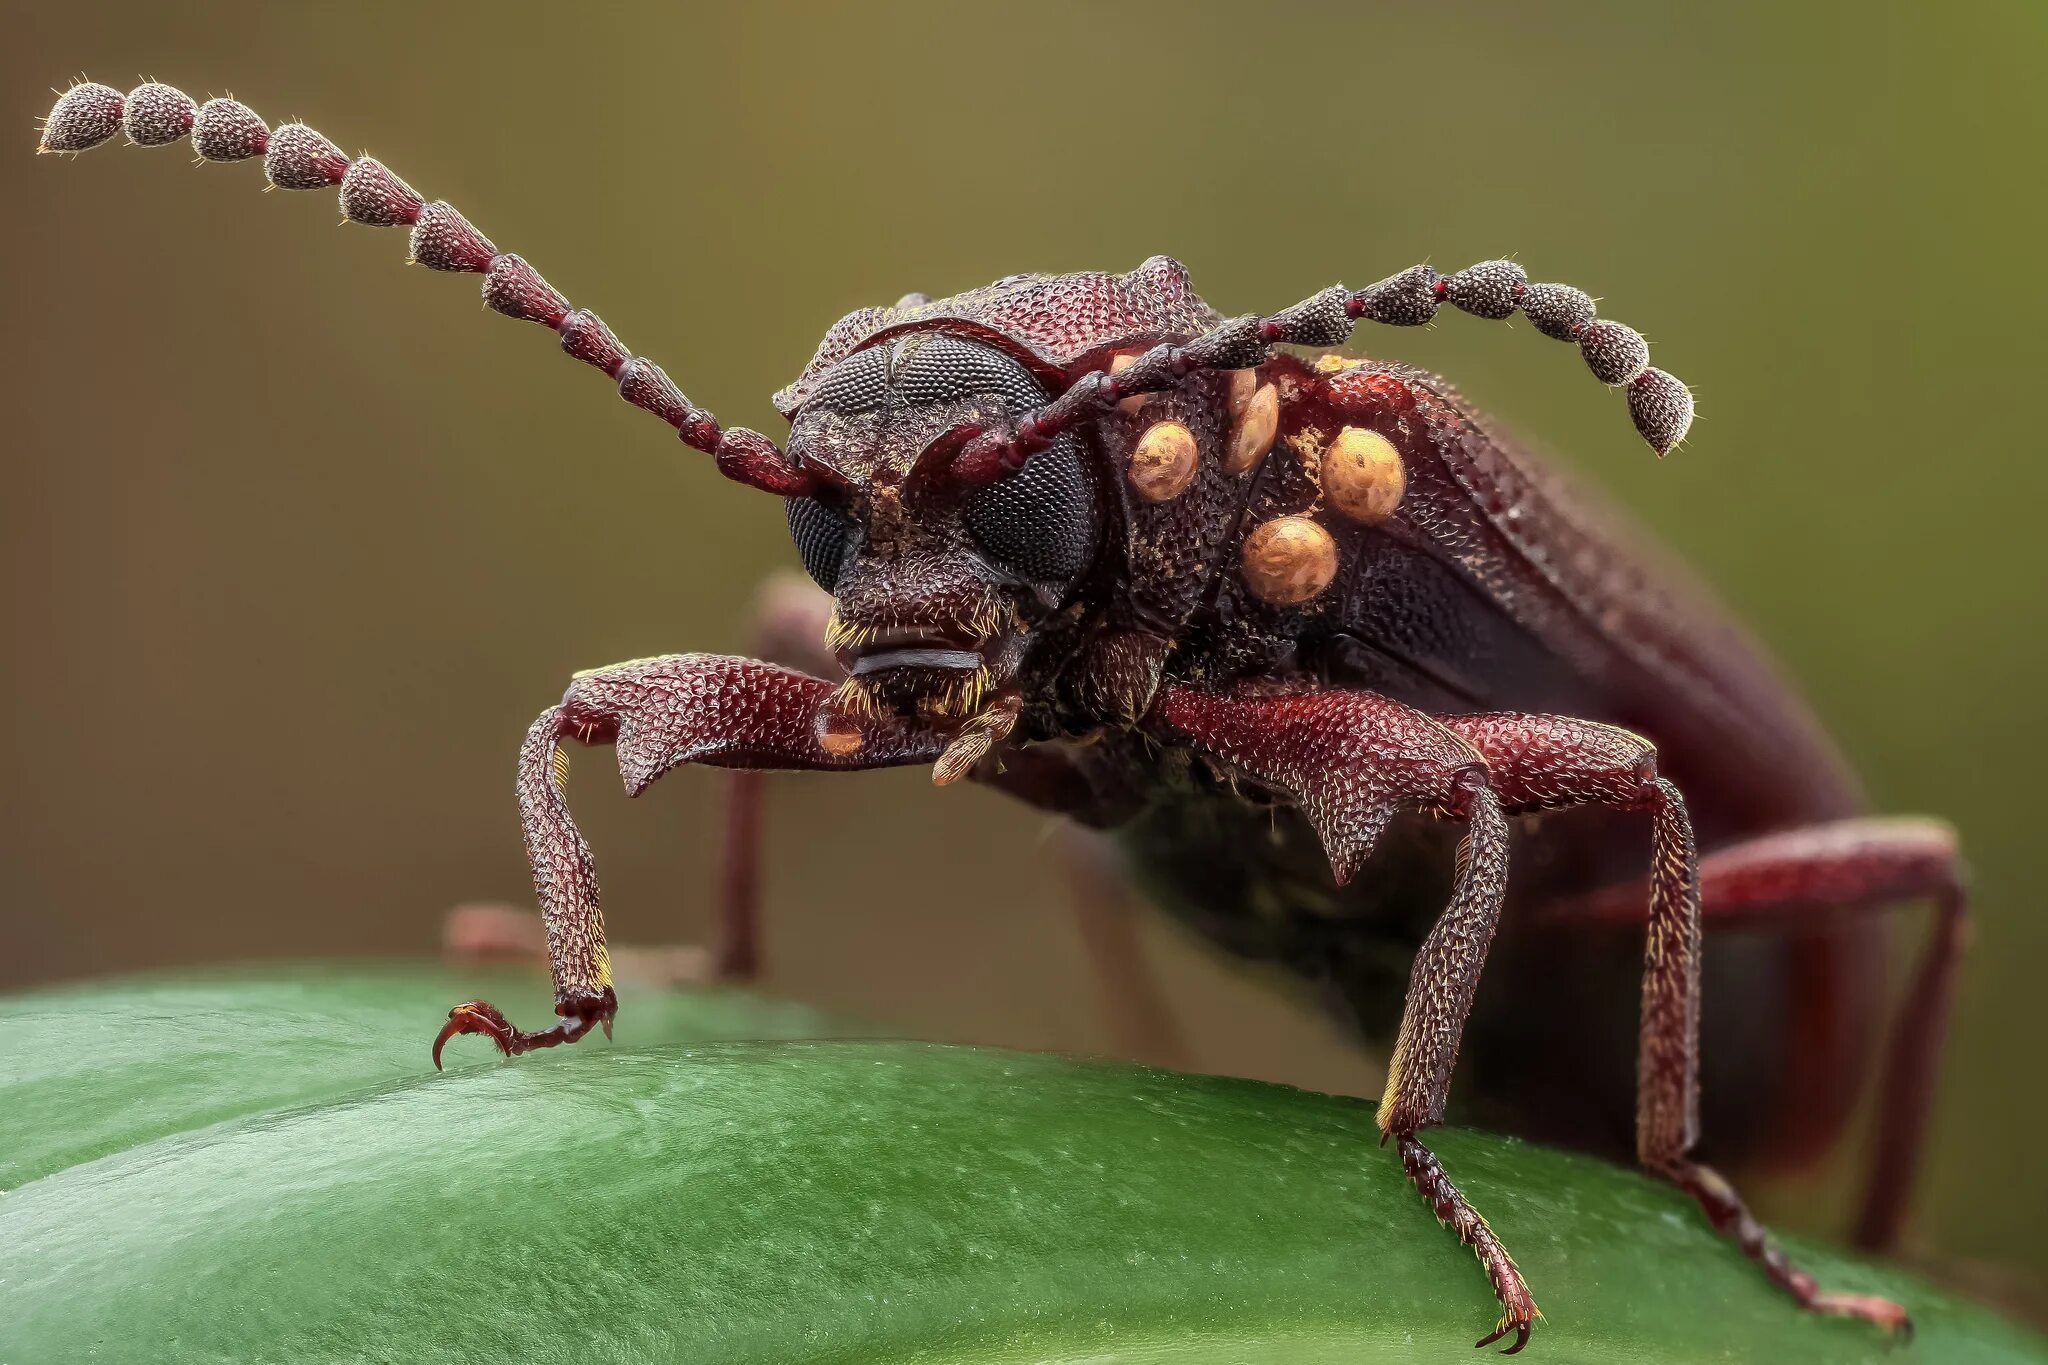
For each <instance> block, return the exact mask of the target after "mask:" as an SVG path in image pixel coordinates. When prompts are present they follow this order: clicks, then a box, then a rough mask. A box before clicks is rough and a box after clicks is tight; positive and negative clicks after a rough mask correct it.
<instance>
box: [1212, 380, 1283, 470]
mask: <svg viewBox="0 0 2048 1365" xmlns="http://www.w3.org/2000/svg"><path fill="white" fill-rule="evenodd" d="M1279 433H1280V392H1279V390H1277V389H1275V388H1274V387H1273V386H1272V385H1271V384H1261V385H1260V386H1259V387H1258V389H1257V390H1256V391H1255V392H1254V393H1253V394H1252V396H1251V399H1250V400H1249V401H1248V402H1246V404H1245V405H1244V412H1243V414H1242V415H1240V416H1239V417H1238V419H1237V422H1236V424H1235V425H1233V426H1232V427H1231V429H1230V437H1229V441H1228V443H1227V444H1226V446H1225V448H1224V455H1223V468H1224V470H1225V471H1226V472H1228V473H1231V474H1242V473H1244V472H1245V471H1246V470H1247V469H1250V468H1252V467H1253V466H1254V465H1256V464H1257V463H1258V462H1259V461H1260V460H1261V459H1263V458H1265V454H1266V452H1267V451H1269V450H1271V449H1272V448H1273V438H1274V437H1275V436H1277V435H1279Z"/></svg>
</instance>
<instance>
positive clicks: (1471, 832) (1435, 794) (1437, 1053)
mask: <svg viewBox="0 0 2048 1365" xmlns="http://www.w3.org/2000/svg"><path fill="white" fill-rule="evenodd" d="M1150 719H1151V721H1152V723H1153V725H1154V726H1155V727H1157V728H1160V729H1163V730H1164V731H1165V732H1166V735H1165V736H1164V737H1167V738H1170V739H1173V740H1176V741H1179V742H1186V741H1188V740H1192V741H1194V743H1195V744H1196V745H1198V746H1199V747H1200V748H1201V749H1202V750H1203V751H1205V752H1206V753H1208V754H1209V755H1211V756H1212V757H1213V758H1215V759H1217V760H1219V761H1220V762H1222V763H1223V764H1224V765H1226V766H1227V767H1228V768H1229V769H1231V770H1232V771H1233V773H1234V774H1236V775H1240V776H1243V777H1248V778H1250V779H1252V780H1254V781H1257V782H1260V783H1264V784H1266V785H1269V786H1272V787H1275V788H1278V789H1279V790H1281V791H1283V792H1285V793H1287V794H1288V795H1290V796H1292V797H1293V798H1294V800H1295V801H1296V802H1297V803H1298V804H1299V805H1300V807H1301V810H1302V813H1303V814H1305V815H1306V816H1307V817H1308V818H1309V821H1310V822H1311V823H1312V824H1313V825H1314V826H1315V828H1316V832H1317V834H1318V835H1319V836H1320V837H1321V839H1322V842H1323V847H1324V849H1325V850H1326V851H1327V852H1328V853H1329V855H1330V867H1331V870H1332V872H1333V873H1334V874H1335V875H1336V878H1337V881H1338V882H1339V883H1340V884H1341V883H1343V882H1347V881H1349V880H1350V879H1351V877H1352V875H1353V874H1354V873H1355V872H1357V870H1358V868H1359V866H1360V865H1361V864H1362V863H1363V862H1364V861H1365V859H1366V857H1367V856H1368V855H1369V854H1370V853H1371V852H1372V849H1373V845H1374V844H1375V843H1376V842H1377V841H1378V839H1379V836H1380V834H1381V833H1382V832H1383V831H1384V830H1385V829H1386V827H1387V825H1388V823H1389V822H1390V821H1391V820H1392V819H1393V817H1394V816H1395V815H1396V814H1398V813H1400V812H1402V811H1404V810H1406V811H1420V812H1425V813H1428V814H1431V815H1435V816H1437V817H1439V818H1443V819H1452V820H1460V821H1463V822H1464V823H1465V824H1466V826H1467V833H1466V836H1465V839H1464V841H1463V842H1462V843H1461V844H1460V845H1459V848H1458V867H1457V877H1456V882H1455V885H1454V887H1453V890H1452V894H1451V904H1450V906H1449V908H1448V909H1446V910H1445V911H1444V913H1443V915H1442V917H1440V918H1439V919H1438V920H1437V923H1436V926H1435V927H1434V928H1433V929H1432V930H1431V931H1430V933H1429V936H1428V937H1427V938H1426V939H1424V940H1423V944H1422V948H1421V950H1420V951H1419V952H1417V954H1416V957H1415V966H1414V968H1413V970H1412V973H1411V976H1410V981H1409V987H1408V1002H1407V1008H1406V1010H1405V1011H1404V1012H1403V1014H1402V1018H1401V1029H1400V1033H1399V1036H1398V1037H1397V1039H1396V1041H1395V1046H1394V1053H1393V1057H1392V1060H1391V1061H1390V1062H1389V1063H1388V1067H1387V1089H1386V1094H1385V1096H1384V1097H1383V1098H1382V1099H1381V1101H1380V1110H1379V1124H1380V1130H1381V1132H1382V1133H1383V1134H1384V1135H1385V1136H1386V1137H1388V1138H1391V1139H1393V1140H1394V1142H1395V1145H1396V1149H1397V1150H1398V1151H1399V1153H1400V1156H1401V1164H1402V1166H1403V1168H1404V1169H1406V1171H1407V1173H1408V1178H1409V1179H1410V1180H1411V1181H1413V1182H1414V1184H1415V1187H1416V1188H1417V1189H1418V1190H1419V1191H1420V1192H1421V1193H1422V1196H1423V1198H1424V1199H1426V1200H1428V1201H1429V1204H1430V1207H1431V1208H1432V1209H1434V1210H1435V1212H1436V1216H1437V1218H1438V1220H1439V1221H1440V1222H1444V1223H1448V1224H1449V1225H1450V1226H1451V1227H1452V1228H1453V1229H1454V1230H1455V1231H1456V1232H1457V1234H1458V1238H1459V1240H1460V1241H1462V1242H1464V1243H1465V1244H1466V1245H1467V1246H1469V1247H1471V1248H1472V1249H1473V1251H1474V1252H1475V1253H1476V1254H1477V1255H1478V1257H1479V1260H1480V1263H1481V1264H1482V1265H1483V1266H1485V1267H1486V1273H1487V1277H1488V1279H1489V1280H1490V1281H1491V1282H1492V1284H1493V1291H1494V1294H1495V1296H1496V1297H1497V1298H1499V1300H1500V1302H1501V1309H1502V1312H1501V1319H1500V1322H1499V1323H1498V1324H1497V1325H1496V1326H1495V1328H1494V1330H1493V1331H1492V1332H1491V1333H1489V1334H1488V1335H1487V1336H1485V1337H1483V1338H1481V1339H1480V1341H1479V1343H1478V1344H1479V1345H1481V1346H1486V1345H1490V1344H1492V1343H1493V1342H1495V1341H1498V1340H1500V1339H1501V1338H1502V1337H1505V1336H1507V1335H1508V1334H1509V1333H1513V1334H1514V1341H1513V1342H1512V1343H1511V1344H1510V1345H1509V1346H1508V1347H1507V1348H1506V1351H1507V1353H1508V1354H1513V1353H1514V1352H1516V1351H1519V1350H1521V1349H1522V1347H1523V1346H1525V1345H1526V1344H1528V1340H1529V1331H1530V1328H1531V1326H1532V1325H1533V1324H1534V1322H1535V1321H1536V1319H1537V1318H1539V1317H1540V1316H1541V1314H1540V1313H1539V1312H1538V1311H1537V1308H1536V1301H1535V1299H1534V1298H1533V1297H1532V1296H1531V1295H1530V1293H1529V1286H1528V1282H1527V1281H1525V1280H1524V1279H1523V1278H1522V1272H1521V1271H1520V1270H1519V1269H1517V1268H1516V1266H1515V1262H1514V1258H1513V1257H1512V1256H1510V1255H1509V1254H1508V1252H1507V1248H1506V1247H1504V1246H1503V1245H1502V1244H1501V1241H1500V1238H1499V1237H1498V1236H1497V1235H1496V1234H1495V1233H1494V1231H1493V1229H1492V1228H1491V1227H1490V1226H1489V1225H1488V1224H1487V1222H1486V1219H1485V1218H1483V1217H1482V1216H1481V1215H1480V1214H1479V1212H1478V1210H1476V1209H1474V1208H1473V1207H1472V1205H1471V1204H1470V1203H1469V1202H1467V1200H1466V1199H1465V1196H1464V1195H1463V1194H1462V1193H1461V1192H1460V1191H1459V1190H1458V1188H1457V1186H1456V1185H1454V1184H1452V1183H1451V1181H1450V1179H1449V1178H1448V1177H1447V1176H1446V1175H1445V1174H1444V1170H1443V1166H1442V1164H1441V1163H1440V1162H1439V1161H1438V1160H1437V1158H1436V1155H1435V1153H1433V1152H1431V1151H1430V1150H1429V1148H1428V1147H1426V1146H1424V1145H1423V1143H1422V1141H1421V1140H1420V1139H1419V1138H1418V1137H1417V1136H1416V1133H1417V1132H1418V1130H1420V1129H1422V1128H1425V1127H1428V1126H1429V1125H1431V1124H1436V1123H1441V1122H1442V1121H1443V1116H1444V1107H1445V1104H1446V1103H1447V1101H1448V1099H1449V1095H1450V1084H1451V1070H1452V1067H1453V1065H1454V1064H1455V1063H1456V1061H1457V1057H1458V1041H1459V1038H1460V1037H1461V1036H1462V1034H1463V1032H1464V1027H1465V1017H1466V1015H1467V1014H1468V1013H1470V1011H1471V1007H1472V996H1473V993H1474V992H1475V991H1476V990H1477V988H1478V985H1479V974H1480V969H1481V968H1482V967H1483V966H1484V965H1485V962H1486V951H1487V948H1488V947H1489V946H1490V945H1491V943H1492V941H1493V933H1494V929H1495V927H1496V926H1497V925H1498V924H1499V922H1500V908H1501V900H1502V896H1503V894H1504V893H1505V891H1506V887H1507V840H1508V829H1507V821H1506V819H1505V817H1504V816H1503V814H1502V809H1501V802H1500V798H1499V797H1498V796H1497V795H1496V793H1495V792H1494V790H1493V788H1492V786H1491V785H1490V780H1489V777H1488V773H1487V769H1486V766H1485V764H1484V763H1483V762H1481V761H1480V757H1479V755H1478V754H1477V753H1475V752H1474V750H1473V748H1472V747H1471V746H1470V745H1469V744H1467V743H1466V742H1464V741H1463V740H1462V739H1460V738H1459V737H1458V736H1457V735H1455V734H1453V733H1452V732H1450V731H1449V730H1447V729H1446V728H1444V727H1443V726H1442V725H1439V724H1437V723H1436V722H1435V721H1434V720H1432V719H1431V718H1430V717H1428V716H1426V715H1424V714H1423V713H1422V712H1420V711H1416V710H1414V709H1413V708H1411V707H1407V706H1403V705H1401V704H1400V703H1398V702H1393V701H1389V700H1388V699H1386V698H1384V697H1380V696H1376V695H1374V694H1373V693H1370V692H1294V693H1283V694H1273V693H1260V692H1256V691H1242V692H1236V693H1209V692H1200V691H1196V690H1194V689H1191V688H1183V687H1168V688H1164V689H1162V690H1161V692H1160V694H1159V697H1158V700H1157V702H1156V703H1155V704H1154V706H1153V709H1152V711H1151V713H1150Z"/></svg>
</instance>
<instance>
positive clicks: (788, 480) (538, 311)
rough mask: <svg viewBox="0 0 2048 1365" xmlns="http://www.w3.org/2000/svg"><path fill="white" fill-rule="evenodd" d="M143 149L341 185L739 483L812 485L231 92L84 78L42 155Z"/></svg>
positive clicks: (395, 182)
mask: <svg viewBox="0 0 2048 1365" xmlns="http://www.w3.org/2000/svg"><path fill="white" fill-rule="evenodd" d="M119 132H125V133H127V135H128V140H129V141H130V142H133V143H135V144H137V145H139V146H143V147H161V146H164V145H165V144H167V143H172V142H176V141H177V140H178V139H180V138H182V137H185V136H186V135H188V134H189V135H190V136H191V138H192V145H193V147H194V148H195V149H197V150H198V152H199V155H200V156H202V157H204V158H205V159H206V160H208V161H247V160H249V159H250V158H252V157H258V156H260V157H262V158H263V174H264V175H265V177H267V178H268V179H269V181H270V183H271V184H273V185H276V186H278V187H279V188H281V189H287V190H319V189H329V188H335V187H338V188H339V190H340V195H341V211H342V213H343V214H345V215H346V216H347V218H348V220H349V221H350V222H353V223H361V224H363V225H365V226H367V227H409V228H411V229H412V260H413V261H414V262H415V263H417V264H419V265H423V266H426V267H427V268H428V269H429V270H444V271H454V272H459V273H464V274H472V275H481V276H483V295H484V303H485V304H486V305H488V306H489V307H490V308H492V309H494V310H495V311H497V312H500V313H503V314H505V316H507V317H513V318H519V319H521V320H523V321H526V322H538V323H540V324H542V325H543V326H547V327H552V328H554V329H555V331H556V332H557V333H558V334H559V335H560V336H561V338H562V349H563V350H564V351H567V352H568V353H569V354H570V355H572V356H574V357H576V358H577V359H578V360H581V361H583V362H584V363H585V364H588V365H594V366H596V367H597V368H598V369H600V370H603V371H604V372H605V373H606V374H608V375H610V376H611V377H612V378H613V379H614V380H616V381H618V386H619V396H620V397H621V398H624V399H625V400H626V401H627V402H628V403H631V404H632V405H633V406H634V407H637V408H644V409H646V410H647V411H648V412H651V413H653V414H654V415H655V416H656V417H659V418H660V419H661V420H662V421H664V422H666V423H668V424H669V425H670V426H672V427H674V428H675V429H676V433H677V434H678V435H679V436H680V437H681V438H682V441H683V444H684V445H687V446H689V447H690V448H691V449H693V450H701V451H703V452H704V453H705V454H707V455H710V456H711V457H712V458H713V459H714V460H716V461H717V463H718V469H719V472H720V473H722V474H724V475H725V476H726V477H727V478H730V479H733V480H736V481H737V482H739V483H743V484H747V485H749V486H750V487H753V488H759V489H762V490H764V491H766V492H770V493H776V494H779V495H781V496H784V497H793V496H797V495H800V494H802V493H805V492H807V491H809V489H810V487H811V483H812V481H811V477H810V475H809V474H808V473H806V472H805V471H804V470H802V469H800V468H798V467H797V466H796V465H795V464H794V463H793V462H792V461H791V460H790V459H789V458H788V457H787V456H786V455H785V454H784V453H783V452H782V450H781V448H780V447H778V446H777V445H776V444H775V442H774V441H772V440H770V439H769V438H768V437H766V436H764V435H762V434H761V433H760V432H758V431H749V430H747V429H746V428H744V427H734V428H731V429H729V430H728V429H726V428H724V427H721V426H720V425H719V423H718V419H717V418H715V417H713V416H712V415H711V414H710V413H709V412H706V411H705V410H704V409H702V408H700V407H698V406H697V405H696V404H694V403H692V402H691V401H690V400H689V399H688V398H687V397H685V396H684V394H683V392H682V390H681V389H678V388H677V387H676V386H675V384H674V382H673V381H672V380H670V379H669V377H668V376H667V375H666V374H664V373H663V372H662V369H661V367H660V366H659V365H657V364H655V363H654V362H653V361H651V360H649V359H647V358H646V357H645V356H636V355H630V354H628V352H627V350H626V348H625V347H624V346H622V345H620V344H619V339H618V338H617V337H615V336H613V335H612V331H611V328H609V327H607V326H605V324H604V321H603V320H602V319H601V318H599V317H598V316H597V314H595V313H593V312H591V311H590V310H589V309H588V308H571V307H570V306H569V301H568V300H567V299H565V298H563V297H562V295H561V294H560V293H559V292H557V291H556V290H555V288H554V287H553V286H552V285H550V284H549V283H548V282H547V281H546V280H544V279H542V278H541V277H540V273H539V272H538V271H536V270H535V269H534V268H533V267H532V266H530V265H528V264H527V263H526V262H525V261H524V260H523V259H521V258H520V257H518V256H514V255H511V254H509V253H505V252H500V251H499V250H498V248H497V247H496V246H494V245H493V244H492V243H491V240H490V239H489V238H488V237H486V236H484V235H483V234H482V233H481V232H478V231H477V230H476V229H475V228H474V227H472V226H470V223H469V220H468V219H466V218H464V217H463V216H462V215H461V214H460V213H458V212H456V211H455V210H454V209H453V208H452V207H450V206H449V205H447V204H445V203H442V202H440V201H439V200H435V201H434V202H432V203H429V202H427V201H425V200H423V199H421V197H420V196H419V194H418V193H417V192H416V191H415V190H414V189H413V187H412V186H410V185H408V184H406V183H405V182H404V181H403V180H401V179H399V178H398V177H397V176H396V175H393V174H392V173H391V171H390V170H389V169H387V168H386V167H385V166H384V164H383V163H382V162H379V161H376V160H373V159H372V158H370V157H367V156H366V157H362V158H359V159H357V160H354V161H351V160H350V159H349V158H348V157H346V156H344V155H343V154H342V152H341V149H340V148H338V147H336V146H335V145H334V144H333V143H332V142H330V141H328V140H327V138H325V137H324V136H322V135H321V134H319V133H317V132H315V131H313V129H311V128H309V127H307V126H306V125H305V124H303V123H286V124H282V125H280V126H279V127H277V128H274V129H273V128H270V127H268V126H267V125H266V124H265V123H264V122H263V120H262V119H260V118H258V117H257V116H256V114H255V111H254V110H252V109H250V108H249V106H248V105H246V104H242V103H240V102H238V101H236V100H232V99H210V100H208V101H207V102H206V103H205V104H195V103H194V102H193V99H192V97H191V96H190V95H187V94H186V93H185V92H184V91H182V90H178V89H175V88H173V87H171V86H168V85H161V84H158V83H157V82H155V81H151V82H149V83H147V84H145V85H139V86H137V87H136V88H135V89H133V90H131V91H129V92H128V93H127V94H126V95H123V94H122V93H121V92H120V91H118V90H116V89H114V88H113V87H112V86H106V85H98V84H94V83H90V82H84V83H80V84H78V85H74V86H72V87H71V88H70V89H69V90H67V91H65V92H64V93H63V95H62V96H60V97H59V98H58V100H57V103H56V106H55V107H54V108H52V109H51V110H50V114H49V117H48V118H47V119H45V120H44V121H43V127H42V137H41V141H40V143H39V144H38V145H37V147H36V150H37V151H38V152H73V153H76V152H83V151H86V150H88V149H89V148H93V147H97V146H99V145H100V144H101V143H102V142H105V141H106V140H107V139H109V138H111V137H112V136H113V135H114V134H115V133H119Z"/></svg>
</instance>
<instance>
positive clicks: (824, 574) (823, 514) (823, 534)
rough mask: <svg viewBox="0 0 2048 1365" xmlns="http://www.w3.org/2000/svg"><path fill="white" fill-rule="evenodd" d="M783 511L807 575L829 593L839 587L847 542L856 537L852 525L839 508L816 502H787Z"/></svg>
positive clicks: (792, 499) (796, 499)
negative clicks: (840, 567)
mask: <svg viewBox="0 0 2048 1365" xmlns="http://www.w3.org/2000/svg"><path fill="white" fill-rule="evenodd" d="M783 509H784V511H785V512H787V513H788V516H789V536H790V539H792V540H794V541H795V542H796V552H797V554H798V555H799V556H800V557H801V558H802V559H803V561H804V572H805V573H807V574H809V575H810V576H811V578H812V580H813V581H814V582H816V583H817V585H818V586H819V587H821V588H823V589H824V590H825V591H826V592H831V591H832V590H833V589H835V588H837V587H838V586H839V566H840V565H841V564H842V563H843V562H845V559H846V546H847V542H848V541H849V540H850V539H852V536H853V522H852V521H851V520H849V519H848V517H847V516H846V514H845V513H844V512H841V511H840V510H839V509H838V508H836V507H828V506H826V505H825V504H824V503H822V502H819V501H818V500H817V499H816V498H787V499H785V500H784V502H783Z"/></svg>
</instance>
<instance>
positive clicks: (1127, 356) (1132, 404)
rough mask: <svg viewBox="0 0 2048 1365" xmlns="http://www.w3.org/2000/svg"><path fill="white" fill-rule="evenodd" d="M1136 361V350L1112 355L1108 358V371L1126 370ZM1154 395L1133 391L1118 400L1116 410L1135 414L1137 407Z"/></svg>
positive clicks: (1142, 405)
mask: <svg viewBox="0 0 2048 1365" xmlns="http://www.w3.org/2000/svg"><path fill="white" fill-rule="evenodd" d="M1137 363H1138V353H1137V352H1136V351H1125V352H1124V353H1123V354H1122V355H1119V356H1114V357H1112V358H1111V359H1110V362H1109V372H1110V373H1111V374H1122V373H1123V372H1124V371H1125V370H1128V369H1129V368H1131V366H1133V365H1135V364H1137ZM1154 396H1155V395H1153V394H1149V393H1134V394H1132V395H1131V396H1130V397H1129V398H1125V399H1121V400H1119V401H1118V403H1117V405H1116V410H1117V411H1118V412H1127V413H1132V414H1135V413H1136V412H1137V411H1138V409H1140V408H1142V407H1144V406H1145V404H1146V403H1148V402H1150V401H1151V400H1152V399H1153V397H1154Z"/></svg>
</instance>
